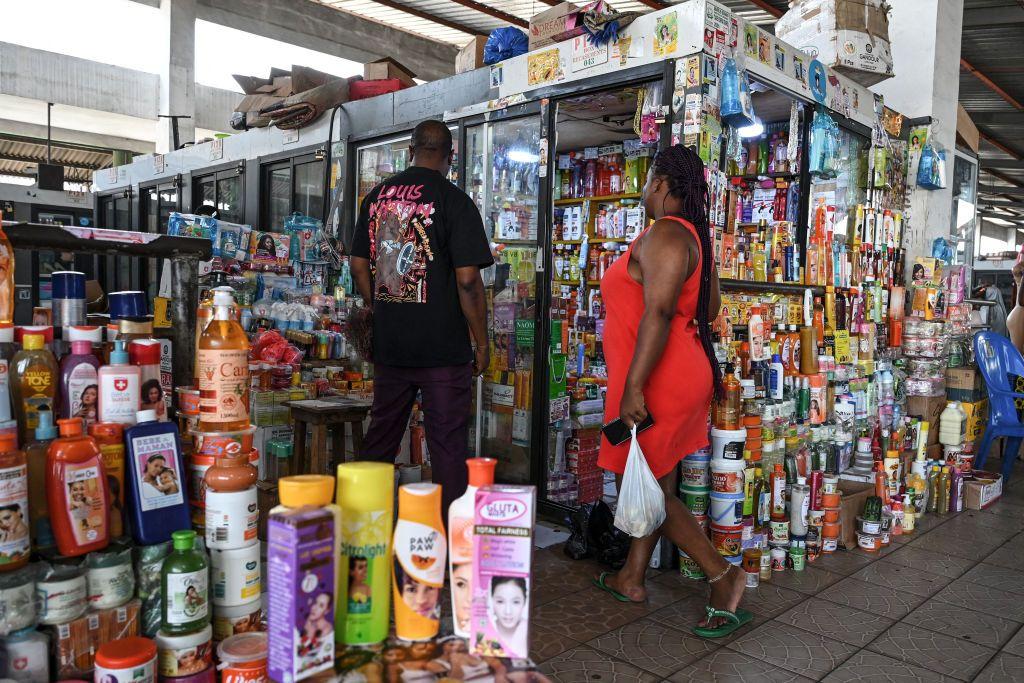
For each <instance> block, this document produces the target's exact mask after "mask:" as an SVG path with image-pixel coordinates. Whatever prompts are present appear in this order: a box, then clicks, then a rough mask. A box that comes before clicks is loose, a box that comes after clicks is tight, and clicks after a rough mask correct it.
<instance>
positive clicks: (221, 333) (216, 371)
mask: <svg viewBox="0 0 1024 683" xmlns="http://www.w3.org/2000/svg"><path fill="white" fill-rule="evenodd" d="M234 305H235V299H234V297H233V296H232V289H231V288H230V287H218V288H217V289H216V290H215V291H214V293H213V320H211V321H210V323H209V324H208V325H207V326H206V330H204V331H203V334H202V336H201V337H200V338H199V354H198V356H197V357H196V364H197V366H198V370H197V371H196V374H197V375H198V376H199V429H200V431H204V432H210V431H236V430H239V429H245V428H247V427H248V426H249V337H248V335H246V333H245V330H243V329H242V326H241V325H239V324H238V322H236V321H235V319H234V317H233V316H232V314H231V310H232V308H233V307H234Z"/></svg>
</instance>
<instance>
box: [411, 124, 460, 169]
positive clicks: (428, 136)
mask: <svg viewBox="0 0 1024 683" xmlns="http://www.w3.org/2000/svg"><path fill="white" fill-rule="evenodd" d="M409 152H410V154H411V155H412V162H413V165H415V166H425V167H427V168H432V169H434V170H435V171H438V172H440V173H447V172H448V167H449V165H450V164H451V157H452V132H451V131H450V130H448V126H446V125H444V123H442V122H441V121H435V120H429V121H424V122H422V123H420V124H419V125H418V126H416V128H414V129H413V131H412V140H410V141H409Z"/></svg>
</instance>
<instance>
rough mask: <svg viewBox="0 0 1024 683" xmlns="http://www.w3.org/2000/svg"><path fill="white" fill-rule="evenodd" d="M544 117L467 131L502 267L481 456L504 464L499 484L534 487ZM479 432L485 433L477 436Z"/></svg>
mask: <svg viewBox="0 0 1024 683" xmlns="http://www.w3.org/2000/svg"><path fill="white" fill-rule="evenodd" d="M540 169H541V120H540V117H539V116H530V117H524V118H518V119H509V120H505V121H497V122H491V123H482V124H479V125H476V126H471V127H467V129H466V191H467V193H468V194H469V195H470V197H472V199H473V201H474V202H475V203H476V205H477V207H478V208H479V209H480V212H481V214H482V215H483V219H484V228H485V230H487V233H488V237H489V239H490V240H491V242H492V244H493V248H494V251H495V264H494V265H493V266H491V267H490V268H488V269H487V270H485V271H484V273H483V276H484V287H485V290H486V296H487V315H488V326H487V328H488V334H489V336H490V339H489V342H490V351H491V364H490V367H489V368H488V370H487V372H485V373H484V375H483V380H482V396H481V397H479V398H480V400H479V401H478V405H476V406H475V407H474V408H475V410H474V414H475V415H476V424H475V425H474V430H473V433H474V443H473V444H472V447H473V448H474V449H476V451H477V452H478V454H479V455H483V456H487V457H492V458H496V459H497V460H498V463H499V464H498V479H499V480H500V481H503V482H517V483H530V482H531V476H532V467H531V465H532V462H533V459H534V458H535V457H539V454H537V453H535V452H534V449H535V448H538V447H539V444H535V443H534V442H533V433H534V425H533V420H534V419H537V417H536V414H535V411H534V405H533V397H534V383H535V382H537V381H540V379H538V377H537V373H538V372H540V371H542V370H543V368H544V367H545V364H544V363H543V362H540V361H541V360H542V359H538V358H536V357H535V339H536V334H537V333H538V332H539V331H540V329H541V326H540V323H539V321H538V308H539V307H538V289H537V286H538V278H537V273H538V270H540V269H542V267H543V266H542V262H539V261H538V259H539V258H540V254H541V252H540V248H539V247H540V242H539V241H538V236H539V234H538V233H539V230H538V225H539V220H538V219H539V204H540V172H541V171H540ZM477 430H479V432H477Z"/></svg>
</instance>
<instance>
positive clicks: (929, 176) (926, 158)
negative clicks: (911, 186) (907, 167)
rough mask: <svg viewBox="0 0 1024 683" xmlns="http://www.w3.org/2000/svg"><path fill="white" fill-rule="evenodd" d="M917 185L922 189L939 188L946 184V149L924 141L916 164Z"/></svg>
mask: <svg viewBox="0 0 1024 683" xmlns="http://www.w3.org/2000/svg"><path fill="white" fill-rule="evenodd" d="M917 186H918V187H920V188H921V189H923V190H941V189H942V188H944V187H945V186H946V150H944V149H942V148H941V147H938V146H936V145H933V144H932V143H931V142H926V143H924V148H923V149H922V150H921V161H920V162H919V163H918V165H917Z"/></svg>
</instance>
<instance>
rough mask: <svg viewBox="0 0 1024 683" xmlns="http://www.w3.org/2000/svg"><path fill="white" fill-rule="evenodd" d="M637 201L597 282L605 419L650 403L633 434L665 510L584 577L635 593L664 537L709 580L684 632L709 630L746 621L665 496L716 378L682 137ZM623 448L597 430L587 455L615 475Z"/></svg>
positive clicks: (702, 253)
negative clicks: (634, 228) (621, 244)
mask: <svg viewBox="0 0 1024 683" xmlns="http://www.w3.org/2000/svg"><path fill="white" fill-rule="evenodd" d="M643 202H644V208H645V209H646V211H647V216H649V217H651V218H654V219H655V221H654V223H653V224H652V225H651V226H650V227H648V228H647V229H646V230H644V231H643V232H642V233H640V235H638V236H637V238H636V239H635V240H633V243H632V244H631V245H630V248H629V250H628V251H627V252H626V254H625V255H624V256H623V257H621V258H619V259H618V260H617V261H616V262H615V263H614V265H612V267H611V268H609V269H608V271H607V272H606V273H605V275H604V279H603V280H602V281H601V297H602V299H603V301H604V305H605V308H606V311H607V315H606V320H605V327H604V340H603V344H604V353H605V359H606V361H607V363H608V394H607V397H606V399H605V423H608V422H611V421H613V420H615V419H616V418H621V419H622V421H623V422H625V423H626V425H627V426H629V427H632V426H633V425H634V424H639V423H640V422H641V421H643V420H644V418H646V417H647V414H648V411H650V414H651V416H652V417H653V419H654V426H653V427H651V428H649V429H647V430H645V431H643V432H642V433H641V434H640V435H639V437H638V438H639V441H640V447H641V449H642V450H643V452H644V456H645V457H646V459H647V464H648V465H649V466H650V468H651V471H652V472H653V473H654V476H655V477H656V478H657V479H658V482H659V483H660V484H661V487H662V490H663V491H664V492H665V512H666V519H665V522H664V523H663V524H662V526H661V527H660V528H659V529H658V530H657V531H655V532H654V533H653V534H651V535H650V536H646V537H644V538H634V539H633V542H632V545H631V546H630V551H629V557H628V559H627V560H626V564H625V566H624V567H623V568H622V569H621V570H620V571H619V572H618V573H617V574H614V575H612V574H609V573H607V572H606V573H603V574H601V576H600V577H598V578H597V579H595V583H596V584H597V585H598V586H599V587H600V588H602V589H604V590H606V591H608V592H609V593H611V594H612V595H613V596H615V598H616V599H618V600H620V601H623V602H642V601H644V600H646V598H647V590H646V588H645V587H644V575H645V573H646V570H647V566H648V564H649V563H650V559H651V553H652V552H653V551H654V546H655V544H656V543H657V542H658V539H659V538H660V537H661V536H665V537H666V538H667V539H668V540H670V541H671V542H672V543H674V544H675V545H677V546H678V547H679V548H681V549H682V550H683V551H684V552H686V554H687V555H689V556H690V557H691V558H693V560H695V561H696V562H697V563H698V564H699V565H700V566H701V568H702V569H703V570H704V573H705V574H706V575H707V576H708V581H709V583H710V584H711V597H710V600H709V602H710V605H709V606H708V610H707V611H708V614H707V617H706V618H705V619H704V620H703V621H702V622H701V624H700V625H699V626H698V627H696V628H695V629H694V631H695V632H696V633H698V635H701V636H705V637H711V638H714V637H721V636H723V635H727V634H728V633H731V632H732V631H734V630H735V629H736V628H738V627H739V626H741V625H742V624H744V623H746V622H748V621H750V619H751V618H752V617H751V615H750V613H749V612H746V611H745V610H737V607H738V605H739V602H740V598H741V597H742V595H743V590H744V587H745V583H746V577H745V576H744V574H743V571H742V570H741V569H740V568H739V567H738V566H734V565H731V564H729V563H728V562H726V561H725V559H724V558H723V557H722V556H721V555H720V554H719V553H718V552H717V551H716V550H715V548H714V546H712V545H711V542H710V541H709V540H708V537H707V535H706V534H705V533H704V531H703V530H702V529H701V528H700V526H699V525H698V524H697V521H696V520H695V519H694V518H693V515H692V514H690V511H689V510H688V509H687V508H686V506H684V505H683V503H682V502H681V501H680V500H679V498H677V497H676V493H675V488H676V476H675V475H676V471H677V465H678V464H679V462H680V461H681V460H682V459H683V458H684V457H685V456H686V455H687V454H688V453H693V452H694V451H697V450H699V449H701V448H705V447H707V445H708V410H709V408H710V403H711V398H712V396H713V395H714V393H715V391H716V390H717V388H718V387H719V386H720V382H721V372H720V370H719V368H718V363H717V361H716V359H715V354H714V349H713V347H712V344H711V327H710V323H711V321H712V320H713V319H714V318H715V316H716V315H717V314H718V309H719V307H720V305H721V295H720V293H719V289H718V274H717V272H716V271H715V266H714V260H713V258H712V246H711V244H712V242H711V234H710V228H709V227H708V186H707V181H706V179H705V177H704V164H703V163H702V162H701V160H700V157H698V156H697V154H696V153H695V152H694V151H693V150H692V149H689V148H687V147H683V146H682V145H675V146H673V147H670V148H668V149H666V150H664V151H662V152H660V153H659V154H658V156H657V157H655V159H654V164H653V166H652V168H651V172H650V174H649V175H648V177H647V183H646V185H645V186H644V193H643ZM628 453H629V441H627V442H626V443H623V444H621V445H619V446H614V445H612V444H611V443H610V442H609V441H608V439H607V438H606V437H602V440H601V454H600V458H599V460H598V464H600V466H601V467H603V468H604V469H606V470H610V471H612V472H615V473H616V474H619V475H621V474H622V472H623V470H624V469H625V466H626V456H627V455H628Z"/></svg>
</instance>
